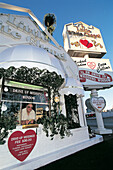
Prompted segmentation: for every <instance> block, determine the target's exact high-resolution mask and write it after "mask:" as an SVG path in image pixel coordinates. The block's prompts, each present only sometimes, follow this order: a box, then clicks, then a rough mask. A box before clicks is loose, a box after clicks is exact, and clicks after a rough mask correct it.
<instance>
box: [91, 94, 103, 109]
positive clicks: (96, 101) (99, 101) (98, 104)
mask: <svg viewBox="0 0 113 170" xmlns="http://www.w3.org/2000/svg"><path fill="white" fill-rule="evenodd" d="M90 103H91V105H92V107H93V108H94V109H96V110H97V111H99V112H101V111H102V110H103V109H104V108H105V106H106V101H105V99H104V98H103V97H92V98H91V100H90Z"/></svg>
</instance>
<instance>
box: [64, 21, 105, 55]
mask: <svg viewBox="0 0 113 170" xmlns="http://www.w3.org/2000/svg"><path fill="white" fill-rule="evenodd" d="M63 36H64V48H65V50H66V51H69V50H73V51H76V52H77V51H78V53H79V52H80V51H81V50H82V52H86V51H87V52H88V53H91V52H93V53H97V52H98V53H103V54H105V53H106V49H105V45H104V42H103V39H102V36H101V33H100V30H99V29H98V28H96V27H94V26H92V25H91V26H89V25H87V24H85V23H83V22H77V23H69V24H66V25H65V26H64V30H63Z"/></svg>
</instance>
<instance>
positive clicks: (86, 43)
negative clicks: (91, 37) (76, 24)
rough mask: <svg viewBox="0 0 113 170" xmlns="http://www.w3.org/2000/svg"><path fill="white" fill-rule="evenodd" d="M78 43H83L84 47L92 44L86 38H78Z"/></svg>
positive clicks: (89, 46)
mask: <svg viewBox="0 0 113 170" xmlns="http://www.w3.org/2000/svg"><path fill="white" fill-rule="evenodd" d="M80 43H81V44H82V45H84V46H85V47H87V48H91V47H93V44H92V43H90V42H89V41H88V40H83V39H81V40H80Z"/></svg>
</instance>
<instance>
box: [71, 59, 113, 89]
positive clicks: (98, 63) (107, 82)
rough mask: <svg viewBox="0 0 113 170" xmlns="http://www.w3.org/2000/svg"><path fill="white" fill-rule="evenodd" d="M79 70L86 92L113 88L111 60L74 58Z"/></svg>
mask: <svg viewBox="0 0 113 170" xmlns="http://www.w3.org/2000/svg"><path fill="white" fill-rule="evenodd" d="M72 59H73V60H74V61H75V62H76V64H77V66H78V68H79V78H80V81H81V83H82V84H83V85H84V87H85V89H86V90H91V89H93V88H97V89H100V88H107V87H110V86H113V72H112V68H111V64H110V62H109V59H94V58H77V57H72Z"/></svg>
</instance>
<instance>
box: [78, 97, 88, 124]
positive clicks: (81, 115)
mask: <svg viewBox="0 0 113 170" xmlns="http://www.w3.org/2000/svg"><path fill="white" fill-rule="evenodd" d="M82 100H83V99H82V97H78V99H77V103H78V114H79V121H80V126H82V127H83V126H87V123H86V119H85V115H84V106H83V101H82Z"/></svg>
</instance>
